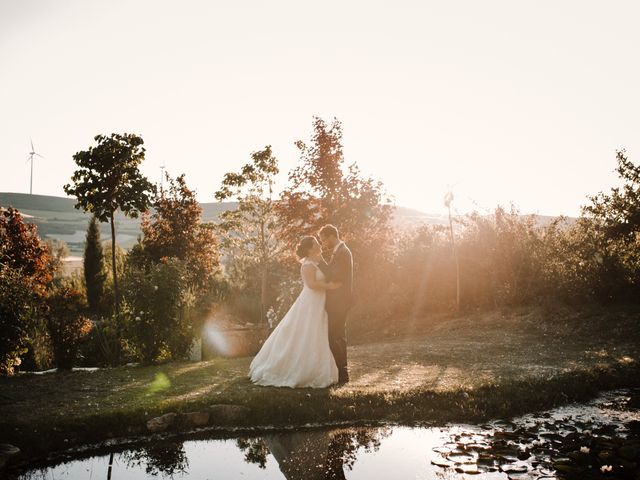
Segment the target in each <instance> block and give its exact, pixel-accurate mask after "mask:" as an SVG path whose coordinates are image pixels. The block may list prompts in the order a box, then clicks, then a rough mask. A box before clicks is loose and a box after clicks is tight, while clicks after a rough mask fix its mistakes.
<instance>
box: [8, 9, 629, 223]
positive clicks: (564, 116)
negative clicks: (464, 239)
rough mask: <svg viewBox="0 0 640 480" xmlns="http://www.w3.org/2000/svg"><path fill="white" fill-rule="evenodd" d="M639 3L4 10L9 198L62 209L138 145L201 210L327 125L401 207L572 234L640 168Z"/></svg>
mask: <svg viewBox="0 0 640 480" xmlns="http://www.w3.org/2000/svg"><path fill="white" fill-rule="evenodd" d="M639 21H640V3H639V2H636V1H623V0H620V1H618V0H616V1H610V2H605V1H598V2H594V1H585V0H581V1H569V0H554V1H547V0H540V1H535V2H534V1H519V0H506V1H491V0H487V1H482V2H479V1H476V0H469V1H455V0H454V1H447V2H435V1H428V0H419V1H405V0H394V1H375V0H368V1H354V0H342V1H333V0H326V1H324V2H309V1H304V0H292V1H282V0H269V1H264V0H261V1H257V0H256V1H251V0H246V1H243V0H238V1H235V2H221V1H213V0H210V1H205V0H184V1H173V2H168V1H159V0H128V1H124V0H110V1H100V2H98V1H95V0H73V1H72V0H49V1H45V0H23V1H18V0H0V167H1V170H0V171H1V174H0V191H13V192H28V189H29V165H28V164H27V163H26V160H27V155H28V152H29V150H30V145H29V141H30V138H32V139H33V142H34V144H35V147H36V151H37V152H39V153H41V154H42V155H43V156H44V157H45V158H44V159H40V158H36V160H35V166H34V179H33V184H34V187H33V188H34V193H39V194H48V195H60V196H63V195H64V192H63V189H62V187H63V185H64V184H65V183H68V182H69V179H70V177H71V174H72V173H73V171H74V163H73V159H72V156H73V154H74V153H75V152H77V151H79V150H83V149H86V148H87V147H88V146H90V145H92V144H93V137H94V136H95V135H96V134H99V133H101V134H109V133H111V132H129V133H138V134H140V135H142V137H143V138H144V141H145V147H146V149H147V156H146V160H145V162H144V164H143V166H142V170H143V172H144V173H145V174H146V175H147V176H148V177H149V178H151V179H152V180H154V181H159V178H160V166H161V165H163V164H165V165H166V168H167V171H168V172H169V173H170V174H171V175H173V176H176V175H178V174H181V173H185V174H186V179H187V182H188V184H189V185H190V186H191V187H192V188H194V189H195V190H196V191H197V194H198V198H199V200H200V201H202V202H210V201H215V199H214V192H215V191H216V189H217V188H218V187H219V185H220V182H221V179H222V176H223V175H224V173H225V172H228V171H235V170H238V169H239V168H240V167H241V166H242V165H243V164H244V163H245V162H247V161H249V158H250V157H249V156H250V153H251V152H253V151H256V150H259V149H261V148H263V147H264V146H265V145H272V147H273V151H274V153H275V155H276V156H277V157H278V159H279V161H280V165H281V169H282V176H281V179H280V180H279V185H280V186H283V185H285V184H286V173H287V172H288V171H289V170H290V169H291V168H293V167H294V166H295V165H296V164H297V162H298V161H299V155H298V151H297V149H296V147H295V146H294V142H295V141H296V140H308V138H309V136H310V134H311V122H312V117H313V115H318V116H321V117H323V118H324V119H325V120H327V121H330V120H331V119H332V118H333V117H337V118H338V119H339V120H341V121H342V123H343V128H344V152H345V162H346V163H347V164H349V163H353V162H356V163H357V164H358V165H359V166H360V169H361V170H362V172H363V173H364V174H366V175H367V176H372V177H375V178H377V179H379V180H382V181H383V182H384V184H385V187H386V190H387V192H388V193H389V194H390V195H391V196H393V198H394V201H395V203H396V204H397V205H402V206H406V207H410V208H415V209H419V210H422V211H425V212H429V213H443V212H444V208H445V207H444V205H443V196H444V194H445V193H446V191H447V189H448V188H452V190H453V192H454V196H455V200H454V207H455V211H456V212H459V213H466V212H469V211H471V210H478V211H480V212H486V211H488V210H491V209H493V208H494V207H495V206H496V205H498V204H500V205H505V206H508V205H509V204H511V203H513V204H515V205H516V206H517V207H518V208H519V209H520V210H521V211H522V212H524V213H540V214H549V215H556V214H566V215H576V214H578V213H579V208H580V205H582V204H584V203H585V202H586V197H587V195H590V194H594V193H597V192H598V191H601V190H608V189H609V188H610V187H611V186H613V185H614V184H616V182H617V180H616V176H615V173H614V168H615V151H616V149H621V148H625V149H626V150H627V153H628V155H629V157H630V158H631V159H632V160H633V161H635V162H636V163H637V162H638V161H639V160H640V114H639V113H640V55H638V49H639V47H640V29H638V28H637V26H638V23H639Z"/></svg>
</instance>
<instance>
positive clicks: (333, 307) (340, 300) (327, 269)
mask: <svg viewBox="0 0 640 480" xmlns="http://www.w3.org/2000/svg"><path fill="white" fill-rule="evenodd" d="M319 267H320V270H322V273H324V275H325V277H327V281H330V282H338V283H340V284H341V286H340V288H336V289H335V290H327V299H326V302H325V308H326V309H327V312H346V311H347V310H349V309H350V308H351V306H352V305H353V256H352V255H351V250H349V248H348V247H347V246H346V245H345V244H344V242H343V243H341V244H340V245H339V246H338V248H337V250H336V251H335V252H334V253H333V254H332V255H331V257H330V258H329V260H328V261H325V262H320V265H319Z"/></svg>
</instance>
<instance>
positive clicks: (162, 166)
mask: <svg viewBox="0 0 640 480" xmlns="http://www.w3.org/2000/svg"><path fill="white" fill-rule="evenodd" d="M166 168H167V167H166V166H165V163H164V161H163V162H162V165H160V191H162V188H163V187H164V170H165V169H166Z"/></svg>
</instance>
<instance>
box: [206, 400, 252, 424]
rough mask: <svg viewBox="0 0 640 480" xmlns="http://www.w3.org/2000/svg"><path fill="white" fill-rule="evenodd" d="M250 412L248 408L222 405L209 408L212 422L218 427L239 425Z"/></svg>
mask: <svg viewBox="0 0 640 480" xmlns="http://www.w3.org/2000/svg"><path fill="white" fill-rule="evenodd" d="M249 411H250V410H249V409H248V408H247V407H243V406H242V405H225V404H220V405H211V406H210V407H209V412H210V414H211V421H212V422H213V423H215V424H217V425H224V424H229V423H237V422H239V421H240V420H242V419H243V418H244V417H245V416H246V415H247V414H248V413H249Z"/></svg>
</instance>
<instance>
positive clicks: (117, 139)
mask: <svg viewBox="0 0 640 480" xmlns="http://www.w3.org/2000/svg"><path fill="white" fill-rule="evenodd" d="M94 140H95V141H96V142H97V145H96V146H95V147H89V149H88V150H84V151H80V152H77V153H76V154H75V155H74V156H73V159H74V161H75V162H76V164H77V165H78V167H80V168H79V169H78V170H76V171H75V172H74V173H73V176H72V177H71V180H72V181H73V184H67V185H65V186H64V191H65V193H66V194H67V195H72V196H75V197H76V200H77V201H76V208H82V209H83V210H85V211H87V212H91V213H93V214H94V215H95V216H96V218H97V219H98V220H99V221H101V222H106V221H108V222H109V224H110V226H111V259H112V269H113V270H112V273H113V287H114V288H113V291H114V309H115V316H116V328H117V330H118V332H117V333H118V335H119V334H120V322H119V293H118V273H117V268H116V230H115V214H116V211H117V210H120V211H121V212H122V213H123V214H124V215H125V216H128V217H132V218H137V216H138V213H139V212H144V211H146V210H147V209H148V207H149V204H150V201H151V195H152V194H154V193H155V187H154V185H153V184H152V183H151V182H149V180H147V178H145V177H144V176H143V175H142V174H141V173H140V170H139V167H140V164H141V163H142V161H143V160H144V153H145V149H144V147H143V143H144V142H143V140H142V138H141V137H140V136H138V135H134V134H128V133H124V134H117V133H112V134H111V135H110V136H105V135H96V136H95V137H94Z"/></svg>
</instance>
